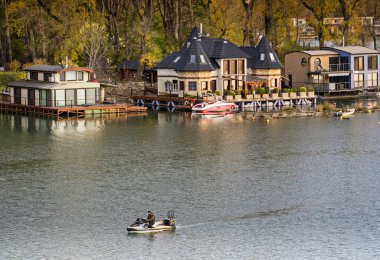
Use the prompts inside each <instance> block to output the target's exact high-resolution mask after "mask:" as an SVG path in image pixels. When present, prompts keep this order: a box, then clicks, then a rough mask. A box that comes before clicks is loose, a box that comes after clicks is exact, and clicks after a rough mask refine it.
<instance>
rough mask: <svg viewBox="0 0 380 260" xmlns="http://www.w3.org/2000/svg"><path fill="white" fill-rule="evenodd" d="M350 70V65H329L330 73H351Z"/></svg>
mask: <svg viewBox="0 0 380 260" xmlns="http://www.w3.org/2000/svg"><path fill="white" fill-rule="evenodd" d="M349 70H350V63H337V64H330V65H329V71H349Z"/></svg>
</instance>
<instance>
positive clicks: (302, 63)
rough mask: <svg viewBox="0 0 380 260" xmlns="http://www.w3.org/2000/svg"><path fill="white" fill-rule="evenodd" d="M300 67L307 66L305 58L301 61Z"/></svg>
mask: <svg viewBox="0 0 380 260" xmlns="http://www.w3.org/2000/svg"><path fill="white" fill-rule="evenodd" d="M301 65H302V67H305V66H306V65H307V60H306V58H302V60H301Z"/></svg>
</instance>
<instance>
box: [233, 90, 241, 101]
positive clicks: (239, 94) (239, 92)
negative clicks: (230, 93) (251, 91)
mask: <svg viewBox="0 0 380 260" xmlns="http://www.w3.org/2000/svg"><path fill="white" fill-rule="evenodd" d="M234 99H236V100H240V99H241V91H240V90H235V96H234Z"/></svg>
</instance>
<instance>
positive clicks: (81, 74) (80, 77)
mask: <svg viewBox="0 0 380 260" xmlns="http://www.w3.org/2000/svg"><path fill="white" fill-rule="evenodd" d="M78 80H79V81H83V71H78Z"/></svg>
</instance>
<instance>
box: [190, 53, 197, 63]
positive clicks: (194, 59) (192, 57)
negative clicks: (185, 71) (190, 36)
mask: <svg viewBox="0 0 380 260" xmlns="http://www.w3.org/2000/svg"><path fill="white" fill-rule="evenodd" d="M195 61H196V57H195V55H190V63H195Z"/></svg>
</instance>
